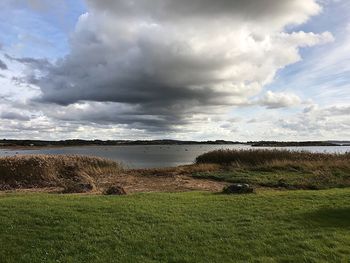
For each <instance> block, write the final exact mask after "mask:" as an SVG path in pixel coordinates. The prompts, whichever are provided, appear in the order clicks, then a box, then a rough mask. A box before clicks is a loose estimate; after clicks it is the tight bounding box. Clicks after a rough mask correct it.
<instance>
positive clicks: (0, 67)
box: [0, 59, 8, 70]
mask: <svg viewBox="0 0 350 263" xmlns="http://www.w3.org/2000/svg"><path fill="white" fill-rule="evenodd" d="M0 69H2V70H6V69H8V68H7V65H6V64H5V62H4V61H2V60H1V59H0Z"/></svg>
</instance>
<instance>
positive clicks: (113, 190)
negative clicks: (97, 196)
mask: <svg viewBox="0 0 350 263" xmlns="http://www.w3.org/2000/svg"><path fill="white" fill-rule="evenodd" d="M103 194H105V195H126V192H125V190H124V188H123V187H121V186H110V187H109V188H107V189H106V190H105V191H104V192H103Z"/></svg>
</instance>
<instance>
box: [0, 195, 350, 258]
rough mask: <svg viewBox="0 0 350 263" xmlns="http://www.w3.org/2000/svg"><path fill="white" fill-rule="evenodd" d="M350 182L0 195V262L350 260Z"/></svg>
mask: <svg viewBox="0 0 350 263" xmlns="http://www.w3.org/2000/svg"><path fill="white" fill-rule="evenodd" d="M349 200H350V189H332V190H324V191H284V192H278V191H265V192H259V193H257V194H252V195H244V196H227V195H220V194H210V193H199V192H190V193H177V194H167V193H153V194H150V193H148V194H136V195H130V196H123V197H113V196H93V195H84V196H81V195H54V194H50V195H49V194H2V195H0V233H1V238H0V262H4V263H6V262H117V261H118V262H348V261H347V260H349V258H350V249H349V248H350V203H349Z"/></svg>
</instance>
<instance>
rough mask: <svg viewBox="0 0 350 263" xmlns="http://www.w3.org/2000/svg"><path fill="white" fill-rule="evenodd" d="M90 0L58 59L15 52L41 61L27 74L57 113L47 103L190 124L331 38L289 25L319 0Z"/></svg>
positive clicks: (96, 114) (132, 121)
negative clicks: (304, 49)
mask: <svg viewBox="0 0 350 263" xmlns="http://www.w3.org/2000/svg"><path fill="white" fill-rule="evenodd" d="M87 5H88V12H87V13H85V14H83V15H82V16H81V17H80V18H79V21H78V23H77V26H76V29H75V31H74V32H73V34H72V35H71V39H70V46H71V51H70V53H69V54H68V55H67V56H66V57H64V58H62V59H60V60H58V61H57V63H56V64H54V65H51V64H50V63H49V62H48V61H47V60H37V59H35V60H32V59H29V58H14V57H10V56H8V57H7V58H8V59H10V60H12V61H17V62H20V63H24V64H26V65H29V66H31V67H33V68H36V69H38V70H40V76H30V78H28V79H29V80H30V82H31V83H32V84H35V85H38V86H39V87H40V90H41V95H40V97H38V98H36V100H35V101H36V102H40V103H49V104H52V103H53V104H57V105H61V106H57V108H58V111H59V113H48V114H49V115H50V116H51V115H52V117H53V118H56V119H61V120H70V121H74V120H78V119H80V120H84V121H86V122H92V123H96V122H97V123H106V124H108V123H114V124H122V125H126V126H128V127H129V128H135V129H144V130H148V131H156V130H174V129H179V128H180V129H183V127H184V126H190V125H194V124H196V123H198V122H200V121H201V120H203V115H215V114H220V115H222V114H225V112H228V111H229V110H230V109H231V108H232V107H233V106H237V105H249V99H250V98H251V97H253V96H256V95H258V94H259V93H260V92H261V91H262V88H263V87H264V86H265V85H266V84H269V83H271V82H272V81H273V79H274V76H275V74H276V72H277V71H278V70H279V69H281V68H284V67H286V66H287V65H290V64H293V63H295V62H297V61H299V60H300V59H301V57H300V55H299V48H300V47H309V46H313V45H317V44H324V43H327V42H329V41H332V35H331V34H330V33H328V32H325V33H321V34H315V33H312V32H310V33H305V32H292V33H287V32H286V30H285V28H286V27H287V26H289V27H290V26H292V25H298V24H301V23H304V22H306V21H307V20H308V19H309V18H310V17H311V16H313V15H317V14H318V13H319V12H320V11H321V7H320V6H319V5H318V4H317V3H316V1H314V0H286V1H275V0H261V1H253V0H245V1H243V0H236V1H232V0H230V1H229V0H219V1H215V2H214V1H209V0H192V1H184V0H162V1H161V0H152V1H151V0H144V1H134V2H131V1H125V0H118V1H97V0H87ZM289 31H290V30H289ZM259 103H260V104H261V105H264V106H267V107H268V108H279V107H288V106H293V105H296V104H298V98H297V97H296V96H295V95H294V96H292V95H288V94H272V93H269V92H268V93H266V95H265V96H264V97H263V98H262V100H261V101H260V102H259ZM79 105H80V106H81V105H85V106H84V107H81V108H79V107H80V106H79ZM74 107H76V108H77V109H76V110H74V109H73V108H74ZM72 109H73V110H72ZM53 115H54V116H53ZM204 119H205V118H204Z"/></svg>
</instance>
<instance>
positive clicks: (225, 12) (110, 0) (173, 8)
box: [87, 0, 319, 23]
mask: <svg viewBox="0 0 350 263" xmlns="http://www.w3.org/2000/svg"><path fill="white" fill-rule="evenodd" d="M87 2H88V4H89V5H90V6H92V7H93V8H96V9H102V10H103V11H107V12H112V13H113V14H115V15H118V16H121V17H123V16H130V15H134V16H148V17H150V18H152V19H156V20H162V21H164V20H178V19H194V18H198V17H199V18H203V17H205V18H209V19H211V18H212V17H213V16H215V17H216V18H217V17H229V18H232V17H233V16H236V17H238V18H239V19H244V20H248V21H250V20H261V19H266V18H268V19H270V21H271V20H272V21H273V20H275V19H282V20H283V21H286V20H287V21H288V20H290V21H288V22H293V23H295V22H300V21H296V20H295V17H293V16H295V15H297V16H298V18H300V19H301V20H303V19H306V18H307V16H308V15H309V14H314V12H315V9H316V10H319V7H318V6H317V5H316V3H315V2H313V1H309V0H306V1H304V2H306V3H307V4H308V6H307V8H308V10H307V11H308V13H306V14H305V13H302V12H298V8H305V5H303V4H302V3H301V1H295V0H284V1H278V0H259V1H257V0H216V1H212V0H191V1H188V0H143V1H138V3H135V2H134V1H129V0H117V1H115V0H106V1H96V0H87ZM287 12H289V14H290V15H289V16H286V15H285V14H286V13H287Z"/></svg>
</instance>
